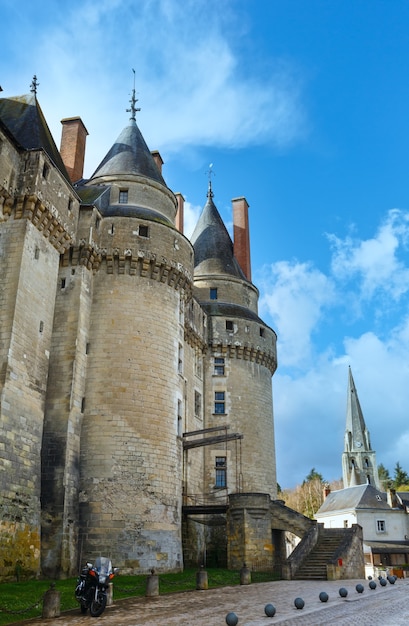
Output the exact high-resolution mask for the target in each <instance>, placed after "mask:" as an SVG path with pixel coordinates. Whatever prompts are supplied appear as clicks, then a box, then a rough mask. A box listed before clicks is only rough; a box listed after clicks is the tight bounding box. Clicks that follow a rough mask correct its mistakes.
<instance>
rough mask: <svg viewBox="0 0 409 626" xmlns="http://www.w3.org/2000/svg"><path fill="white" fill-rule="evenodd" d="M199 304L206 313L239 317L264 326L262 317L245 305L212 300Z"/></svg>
mask: <svg viewBox="0 0 409 626" xmlns="http://www.w3.org/2000/svg"><path fill="white" fill-rule="evenodd" d="M201 306H202V308H203V309H204V310H205V311H206V313H207V314H208V315H213V316H218V315H220V316H223V317H239V318H241V319H245V320H252V321H254V322H257V323H258V324H261V325H263V326H265V323H264V322H263V320H262V319H260V318H259V316H258V315H257V313H254V311H250V309H248V308H247V307H245V306H241V305H239V304H232V303H229V302H220V301H216V300H212V301H211V302H202V303H201Z"/></svg>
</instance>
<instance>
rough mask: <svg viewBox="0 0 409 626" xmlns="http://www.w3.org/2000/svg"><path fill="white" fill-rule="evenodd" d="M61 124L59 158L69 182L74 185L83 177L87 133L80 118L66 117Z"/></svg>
mask: <svg viewBox="0 0 409 626" xmlns="http://www.w3.org/2000/svg"><path fill="white" fill-rule="evenodd" d="M61 124H62V134H61V147H60V153H61V158H62V160H63V162H64V165H65V167H66V169H67V172H68V175H69V177H70V180H71V182H72V183H75V182H76V181H77V180H80V179H81V178H82V177H83V173H84V159H85V143H86V141H87V135H88V131H87V129H86V128H85V126H84V124H83V122H82V120H81V118H80V117H66V118H65V119H63V120H61Z"/></svg>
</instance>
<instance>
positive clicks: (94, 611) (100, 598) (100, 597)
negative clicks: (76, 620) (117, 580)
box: [89, 591, 107, 617]
mask: <svg viewBox="0 0 409 626" xmlns="http://www.w3.org/2000/svg"><path fill="white" fill-rule="evenodd" d="M106 605H107V594H106V593H105V591H98V593H97V599H95V598H93V599H92V601H91V606H90V607H89V612H90V613H91V615H92V617H99V616H100V615H101V614H102V613H103V612H104V609H105V607H106Z"/></svg>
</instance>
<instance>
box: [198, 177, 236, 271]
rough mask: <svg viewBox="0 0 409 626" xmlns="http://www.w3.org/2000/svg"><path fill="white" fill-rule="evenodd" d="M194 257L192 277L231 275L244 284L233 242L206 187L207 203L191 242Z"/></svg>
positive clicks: (211, 194)
mask: <svg viewBox="0 0 409 626" xmlns="http://www.w3.org/2000/svg"><path fill="white" fill-rule="evenodd" d="M190 241H191V243H192V245H193V249H194V253H195V270H194V273H195V275H196V276H197V275H207V274H213V275H220V274H230V275H232V276H235V277H237V278H240V279H242V280H246V281H247V278H246V277H245V275H244V273H243V271H242V269H241V267H240V265H239V263H238V261H237V259H236V258H235V256H234V254H233V242H232V240H231V238H230V235H229V233H228V232H227V229H226V227H225V225H224V223H223V220H222V218H221V217H220V214H219V211H218V210H217V208H216V206H215V204H214V202H213V192H212V190H211V186H210V185H209V191H208V194H207V202H206V204H205V206H204V208H203V211H202V213H201V215H200V217H199V221H198V222H197V224H196V228H195V230H194V231H193V235H192V237H191V239H190Z"/></svg>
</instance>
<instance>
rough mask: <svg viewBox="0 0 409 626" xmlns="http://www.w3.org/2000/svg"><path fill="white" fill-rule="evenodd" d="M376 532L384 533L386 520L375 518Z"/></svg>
mask: <svg viewBox="0 0 409 626" xmlns="http://www.w3.org/2000/svg"><path fill="white" fill-rule="evenodd" d="M376 532H377V533H384V532H386V522H385V520H384V519H377V520H376Z"/></svg>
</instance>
